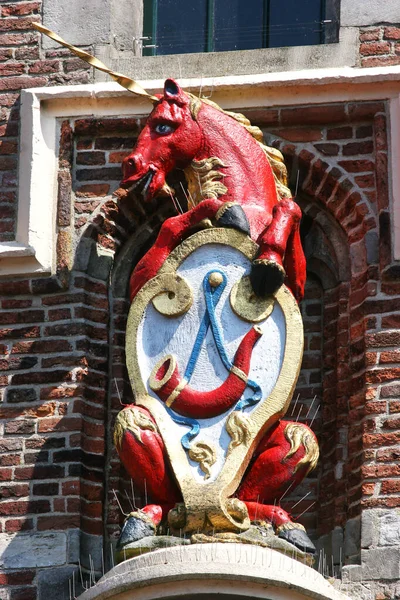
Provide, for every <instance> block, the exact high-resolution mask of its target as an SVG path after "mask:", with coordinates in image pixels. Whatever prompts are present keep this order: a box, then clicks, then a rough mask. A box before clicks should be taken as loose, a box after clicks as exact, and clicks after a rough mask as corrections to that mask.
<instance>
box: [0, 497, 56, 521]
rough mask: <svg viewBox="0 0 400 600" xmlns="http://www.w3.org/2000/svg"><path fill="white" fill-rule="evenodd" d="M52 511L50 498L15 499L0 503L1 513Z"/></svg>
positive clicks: (4, 514)
mask: <svg viewBox="0 0 400 600" xmlns="http://www.w3.org/2000/svg"><path fill="white" fill-rule="evenodd" d="M49 511H50V502H49V501H48V500H30V501H29V502H27V501H25V500H14V501H13V502H1V503H0V515H2V516H5V517H7V516H9V515H27V514H31V513H33V514H37V513H45V512H49Z"/></svg>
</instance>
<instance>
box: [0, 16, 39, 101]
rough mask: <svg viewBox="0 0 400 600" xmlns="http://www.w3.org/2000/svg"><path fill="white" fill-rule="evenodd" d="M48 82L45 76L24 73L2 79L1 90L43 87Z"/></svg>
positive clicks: (0, 82)
mask: <svg viewBox="0 0 400 600" xmlns="http://www.w3.org/2000/svg"><path fill="white" fill-rule="evenodd" d="M0 25H1V20H0ZM46 83H47V79H46V78H45V77H28V76H22V75H21V76H20V77H3V78H1V79H0V91H3V90H21V89H25V88H31V87H42V86H44V85H46Z"/></svg>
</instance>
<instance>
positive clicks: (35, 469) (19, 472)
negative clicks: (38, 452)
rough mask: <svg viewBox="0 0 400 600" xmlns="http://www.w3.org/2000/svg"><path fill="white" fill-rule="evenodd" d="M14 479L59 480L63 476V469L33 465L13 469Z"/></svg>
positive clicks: (57, 466)
mask: <svg viewBox="0 0 400 600" xmlns="http://www.w3.org/2000/svg"><path fill="white" fill-rule="evenodd" d="M14 475H15V479H17V480H19V481H24V480H25V479H59V478H60V477H63V476H64V467H62V466H61V465H34V466H29V467H28V466H26V467H15V471H14Z"/></svg>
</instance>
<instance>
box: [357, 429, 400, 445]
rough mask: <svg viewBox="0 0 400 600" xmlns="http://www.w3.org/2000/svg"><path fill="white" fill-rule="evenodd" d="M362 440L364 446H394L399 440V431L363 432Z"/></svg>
mask: <svg viewBox="0 0 400 600" xmlns="http://www.w3.org/2000/svg"><path fill="white" fill-rule="evenodd" d="M363 442H364V444H365V447H366V448H379V446H394V445H398V444H399V442H400V432H397V433H378V434H364V436H363Z"/></svg>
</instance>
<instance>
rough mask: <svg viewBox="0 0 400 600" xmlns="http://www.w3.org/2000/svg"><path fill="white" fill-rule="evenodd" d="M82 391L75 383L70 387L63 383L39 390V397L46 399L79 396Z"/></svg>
mask: <svg viewBox="0 0 400 600" xmlns="http://www.w3.org/2000/svg"><path fill="white" fill-rule="evenodd" d="M82 393H83V389H82V388H81V387H79V386H77V385H73V386H71V387H65V386H64V385H61V386H57V387H46V388H42V389H41V390H40V398H41V399H42V400H46V399H56V400H58V399H60V398H71V397H74V396H79V395H80V394H82Z"/></svg>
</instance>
